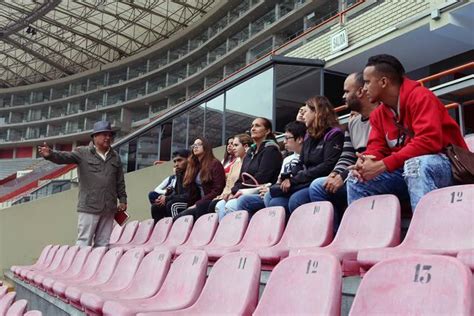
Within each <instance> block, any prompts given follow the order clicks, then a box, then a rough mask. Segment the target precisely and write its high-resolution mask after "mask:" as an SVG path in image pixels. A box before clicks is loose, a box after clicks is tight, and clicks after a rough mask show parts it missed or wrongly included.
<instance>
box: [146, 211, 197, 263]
mask: <svg viewBox="0 0 474 316" xmlns="http://www.w3.org/2000/svg"><path fill="white" fill-rule="evenodd" d="M193 222H194V219H193V217H192V216H191V215H187V216H183V217H180V218H178V219H177V220H176V221H175V222H174V223H173V226H172V227H171V231H170V233H169V235H168V237H167V238H166V240H165V241H164V242H163V243H162V244H159V245H157V246H156V247H155V249H157V248H159V249H168V250H169V251H170V252H171V253H172V254H173V253H174V252H175V251H176V247H178V246H179V245H182V244H184V242H185V241H186V240H187V239H188V237H189V234H190V233H191V229H192V228H193ZM144 248H145V250H146V252H150V251H152V250H153V248H152V247H151V246H145V247H144Z"/></svg>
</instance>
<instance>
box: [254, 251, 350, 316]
mask: <svg viewBox="0 0 474 316" xmlns="http://www.w3.org/2000/svg"><path fill="white" fill-rule="evenodd" d="M341 290H342V271H341V265H340V263H339V260H337V259H336V258H335V257H333V256H331V255H327V254H305V255H300V256H294V257H289V258H286V259H283V260H282V261H281V262H280V263H278V264H277V265H276V267H275V268H274V269H273V271H272V273H271V274H270V278H269V279H268V282H267V285H266V286H265V290H264V291H263V294H262V297H261V298H260V301H259V303H258V306H257V309H256V310H255V313H254V315H339V313H340V307H341Z"/></svg>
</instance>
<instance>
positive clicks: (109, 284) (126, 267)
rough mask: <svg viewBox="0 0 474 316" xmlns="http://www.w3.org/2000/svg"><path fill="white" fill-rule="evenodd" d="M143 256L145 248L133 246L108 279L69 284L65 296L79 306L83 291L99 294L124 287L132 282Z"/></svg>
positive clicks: (71, 302)
mask: <svg viewBox="0 0 474 316" xmlns="http://www.w3.org/2000/svg"><path fill="white" fill-rule="evenodd" d="M144 256H145V250H144V249H142V248H135V249H131V250H129V251H127V252H125V254H124V255H123V256H122V257H121V258H120V260H119V261H118V263H117V265H116V267H115V269H114V271H113V273H112V275H111V276H110V278H109V279H108V280H106V281H105V282H96V283H95V284H91V283H92V282H93V281H92V282H91V283H86V284H83V285H75V286H74V285H73V286H69V287H68V288H67V289H66V292H65V294H66V298H67V299H68V300H69V303H70V304H72V305H74V306H81V304H80V300H81V296H82V295H83V294H84V293H91V294H99V293H102V292H111V291H118V290H122V289H124V288H126V287H127V286H128V285H129V284H130V283H131V282H132V279H133V277H134V275H135V273H136V272H137V269H138V266H139V265H140V262H141V261H142V259H143V257H144Z"/></svg>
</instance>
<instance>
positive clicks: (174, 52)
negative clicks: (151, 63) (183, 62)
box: [170, 42, 188, 63]
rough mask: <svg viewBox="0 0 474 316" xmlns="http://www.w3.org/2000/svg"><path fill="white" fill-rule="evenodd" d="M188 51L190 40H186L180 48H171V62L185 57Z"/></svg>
mask: <svg viewBox="0 0 474 316" xmlns="http://www.w3.org/2000/svg"><path fill="white" fill-rule="evenodd" d="M187 53H188V42H185V43H184V44H183V45H182V46H180V47H178V48H173V49H171V50H170V63H171V62H173V61H175V60H178V59H180V58H183V57H184V56H186V55H187Z"/></svg>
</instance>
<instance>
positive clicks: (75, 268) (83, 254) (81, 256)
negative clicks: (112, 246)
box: [66, 246, 105, 276]
mask: <svg viewBox="0 0 474 316" xmlns="http://www.w3.org/2000/svg"><path fill="white" fill-rule="evenodd" d="M102 248H103V247H102ZM97 249H98V248H95V249H94V250H97ZM98 251H99V250H98ZM91 252H92V247H91V246H85V247H80V249H79V251H78V252H77V254H76V256H75V257H74V260H73V261H72V262H71V265H70V267H69V269H68V270H67V272H66V273H67V275H68V276H75V275H78V274H79V272H81V269H82V268H83V267H84V264H85V262H86V260H87V258H88V257H89V255H90V254H91ZM104 253H105V248H104Z"/></svg>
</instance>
